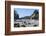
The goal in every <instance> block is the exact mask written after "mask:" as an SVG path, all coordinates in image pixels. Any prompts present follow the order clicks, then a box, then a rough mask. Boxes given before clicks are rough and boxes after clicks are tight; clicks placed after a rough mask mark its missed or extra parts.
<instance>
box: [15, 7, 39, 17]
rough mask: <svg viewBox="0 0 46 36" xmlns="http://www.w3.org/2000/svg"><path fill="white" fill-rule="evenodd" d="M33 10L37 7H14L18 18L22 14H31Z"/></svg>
mask: <svg viewBox="0 0 46 36" xmlns="http://www.w3.org/2000/svg"><path fill="white" fill-rule="evenodd" d="M35 10H38V9H28V8H15V11H16V12H17V13H18V14H19V18H21V17H24V16H31V15H32V14H33V12H34V11H35Z"/></svg>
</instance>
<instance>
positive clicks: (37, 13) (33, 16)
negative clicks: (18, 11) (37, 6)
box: [31, 10, 39, 19]
mask: <svg viewBox="0 0 46 36" xmlns="http://www.w3.org/2000/svg"><path fill="white" fill-rule="evenodd" d="M31 18H32V19H39V12H38V11H37V10H35V11H34V13H33V14H32V16H31Z"/></svg>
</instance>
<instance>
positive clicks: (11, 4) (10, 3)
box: [5, 1, 45, 35]
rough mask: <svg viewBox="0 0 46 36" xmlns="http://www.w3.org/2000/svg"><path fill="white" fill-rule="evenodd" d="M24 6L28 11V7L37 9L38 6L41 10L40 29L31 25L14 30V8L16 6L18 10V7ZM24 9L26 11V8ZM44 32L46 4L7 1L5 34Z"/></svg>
mask: <svg viewBox="0 0 46 36" xmlns="http://www.w3.org/2000/svg"><path fill="white" fill-rule="evenodd" d="M32 6H33V7H32ZM22 7H23V8H25V11H28V10H27V8H28V9H30V8H33V9H35V8H36V9H37V8H38V9H39V10H40V11H41V12H40V13H39V14H41V15H39V26H40V27H41V28H40V29H39V28H37V27H35V28H34V27H33V28H31V27H30V28H29V27H28V28H25V27H24V28H23V27H22V28H20V29H19V28H15V29H14V30H13V26H11V25H12V24H13V21H14V18H13V14H14V13H13V9H14V8H15V10H16V8H19V9H22ZM30 10H31V9H30ZM22 11H24V9H23V10H22ZM11 12H12V13H11ZM28 12H29V11H28ZM11 15H12V16H11ZM23 16H25V15H23ZM40 17H41V18H40ZM11 18H12V19H11ZM35 23H36V22H35ZM15 26H16V25H15ZM31 29H32V30H31ZM15 30H16V31H15ZM44 32H45V4H44V3H38V2H37V3H36V2H20V1H5V35H18V34H34V33H44Z"/></svg>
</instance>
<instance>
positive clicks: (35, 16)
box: [14, 10, 39, 20]
mask: <svg viewBox="0 0 46 36" xmlns="http://www.w3.org/2000/svg"><path fill="white" fill-rule="evenodd" d="M14 12H15V11H14ZM14 19H37V20H38V19H39V11H38V10H35V11H34V12H33V14H32V15H30V16H25V17H22V18H19V14H17V13H14Z"/></svg>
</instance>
